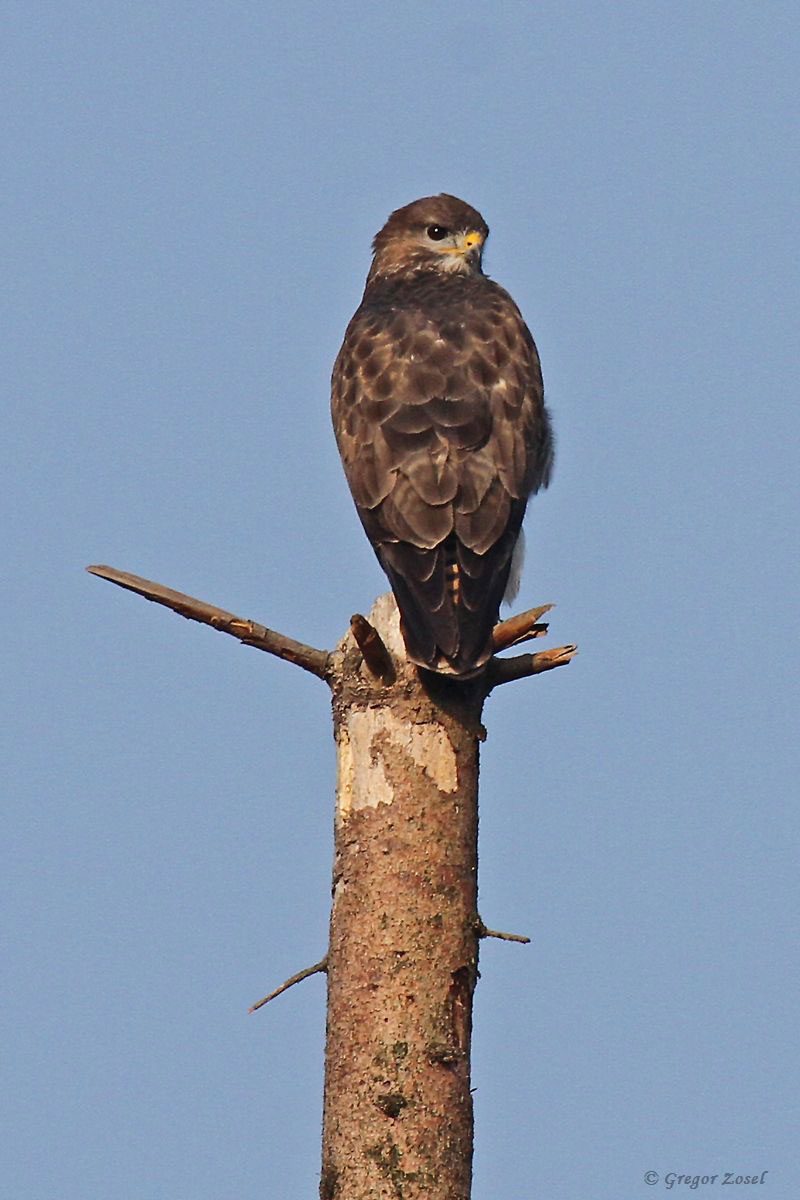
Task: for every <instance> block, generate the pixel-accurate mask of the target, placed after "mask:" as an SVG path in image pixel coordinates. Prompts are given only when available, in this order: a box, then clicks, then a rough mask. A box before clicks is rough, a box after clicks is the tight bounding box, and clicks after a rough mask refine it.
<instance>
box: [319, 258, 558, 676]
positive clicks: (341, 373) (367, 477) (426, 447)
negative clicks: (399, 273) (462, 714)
mask: <svg viewBox="0 0 800 1200" xmlns="http://www.w3.org/2000/svg"><path fill="white" fill-rule="evenodd" d="M474 282H475V283H477V284H478V287H474V286H472V281H465V282H464V283H463V284H462V285H461V286H460V287H459V289H458V292H457V294H456V299H457V302H456V303H454V302H453V292H454V290H455V289H454V288H453V286H452V284H451V281H447V280H446V281H444V285H445V286H444V287H443V288H442V295H441V299H438V297H437V295H436V287H437V284H438V281H432V282H431V285H430V290H431V291H432V292H433V295H432V296H431V295H428V296H425V295H422V296H419V295H417V296H416V297H415V298H414V299H415V300H416V303H413V302H412V298H411V297H410V298H409V299H408V300H407V302H405V303H404V302H402V296H401V297H400V298H399V299H398V301H397V302H396V303H394V304H382V305H381V304H376V303H374V302H373V303H370V300H369V296H367V298H366V300H365V303H364V304H363V305H362V308H361V309H359V311H358V313H356V316H355V317H354V318H353V321H352V322H351V323H350V326H349V327H348V330H347V333H346V335H345V340H344V344H343V346H342V350H341V352H340V354H339V357H338V359H337V361H336V364H335V367H334V374H333V387H332V409H333V420H334V428H335V431H336V436H337V441H338V444H339V449H340V453H341V456H342V461H343V463H344V468H345V473H346V475H347V479H348V482H349V484H350V488H351V491H352V493H353V498H354V500H355V502H356V506H357V508H358V511H359V515H360V516H361V520H362V522H363V524H364V527H365V529H366V532H367V534H368V536H369V538H370V541H371V542H372V544H373V546H374V548H375V550H376V553H377V554H378V557H379V559H380V561H381V563H382V564H383V566H384V568H385V570H386V571H387V573H388V575H389V577H390V580H391V582H392V586H393V588H394V590H395V594H396V596H397V600H398V604H399V607H400V610H401V615H402V617H403V621H404V629H405V632H406V640H407V643H408V649H409V654H410V655H411V657H412V658H414V659H415V661H420V660H422V661H421V662H420V665H425V666H429V667H433V668H434V669H445V668H444V667H443V666H442V664H441V660H442V658H444V659H445V660H447V661H448V662H449V664H450V668H451V669H452V670H454V671H455V672H456V673H463V672H466V671H467V670H471V669H475V668H477V667H478V666H480V665H481V663H482V662H484V661H486V658H487V657H488V656H489V654H490V653H491V647H490V638H491V628H492V626H493V625H494V622H495V621H496V619H497V612H498V609H499V605H500V601H501V599H502V596H503V592H504V590H505V586H506V580H507V577H508V571H509V568H510V563H511V555H512V552H513V548H514V543H515V541H516V539H517V536H518V533H519V527H520V524H521V522H522V517H523V515H524V511H525V503H526V500H527V496H528V495H529V493H530V492H531V491H533V490H536V489H537V488H538V487H540V486H542V485H544V484H545V483H546V480H547V475H548V472H549V462H550V440H549V426H548V423H547V417H546V413H545V410H544V405H543V402H542V387H541V373H540V370H539V362H538V356H537V354H536V348H535V346H534V344H533V341H532V339H531V337H530V334H529V333H528V330H527V328H526V326H525V324H524V322H523V320H522V318H521V316H520V314H519V311H518V310H517V308H516V305H515V304H514V302H513V301H512V300H511V298H510V296H508V294H507V293H506V292H505V291H504V290H503V289H502V288H500V287H498V286H497V285H496V284H493V283H490V281H488V280H486V279H483V278H482V279H480V280H479V281H474ZM418 291H419V288H417V292H418ZM437 301H438V302H437ZM437 664H438V666H437Z"/></svg>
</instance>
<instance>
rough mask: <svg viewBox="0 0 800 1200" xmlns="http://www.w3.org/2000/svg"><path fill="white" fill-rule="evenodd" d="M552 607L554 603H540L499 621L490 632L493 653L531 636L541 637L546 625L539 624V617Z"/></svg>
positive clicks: (526, 639)
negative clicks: (491, 632)
mask: <svg viewBox="0 0 800 1200" xmlns="http://www.w3.org/2000/svg"><path fill="white" fill-rule="evenodd" d="M553 608H555V605H554V604H540V605H539V607H538V608H529V609H528V610H527V611H526V612H521V613H517V615H516V616H515V617H509V618H508V620H507V621H500V623H499V624H497V625H495V627H494V633H493V634H492V641H493V642H494V649H495V653H496V652H497V651H498V650H507V649H508V647H509V646H518V645H519V643H520V642H527V641H530V640H531V638H537V637H543V636H544V634H545V633H547V625H546V624H540V623H539V619H540V618H541V617H543V616H544V614H545V613H548V612H550V610H551V609H553Z"/></svg>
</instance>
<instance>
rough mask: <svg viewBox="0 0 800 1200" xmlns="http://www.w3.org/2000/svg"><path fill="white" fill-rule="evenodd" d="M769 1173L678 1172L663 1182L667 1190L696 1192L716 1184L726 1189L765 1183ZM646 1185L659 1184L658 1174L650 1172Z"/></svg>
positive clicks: (668, 1173) (669, 1172) (669, 1175)
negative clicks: (700, 1173)
mask: <svg viewBox="0 0 800 1200" xmlns="http://www.w3.org/2000/svg"><path fill="white" fill-rule="evenodd" d="M767 1174H768V1171H762V1172H761V1174H760V1175H737V1174H736V1172H735V1171H722V1172H721V1173H720V1172H718V1173H717V1174H716V1175H679V1174H678V1173H677V1171H667V1173H666V1175H664V1176H663V1179H662V1182H663V1184H664V1187H665V1188H674V1187H675V1186H676V1184H677V1185H678V1186H679V1187H680V1186H682V1187H688V1188H689V1189H690V1190H692V1191H694V1190H695V1189H696V1188H699V1187H709V1186H711V1185H713V1184H716V1185H717V1186H718V1187H724V1186H725V1184H729V1185H733V1186H734V1187H735V1186H737V1185H739V1186H741V1185H743V1184H751V1185H752V1184H754V1183H756V1184H758V1183H763V1182H764V1180H765V1179H766V1177H767ZM644 1178H645V1183H649V1184H650V1185H651V1186H652V1185H653V1184H656V1183H658V1172H657V1171H648V1172H647V1173H646V1174H645V1177H644Z"/></svg>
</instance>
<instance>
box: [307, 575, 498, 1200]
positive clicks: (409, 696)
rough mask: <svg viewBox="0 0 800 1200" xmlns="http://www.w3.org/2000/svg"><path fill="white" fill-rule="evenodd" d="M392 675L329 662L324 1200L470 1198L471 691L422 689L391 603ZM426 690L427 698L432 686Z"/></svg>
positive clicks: (474, 958)
mask: <svg viewBox="0 0 800 1200" xmlns="http://www.w3.org/2000/svg"><path fill="white" fill-rule="evenodd" d="M370 622H371V623H372V624H373V625H374V626H375V627H376V628H377V630H378V633H379V634H380V635H381V637H382V639H383V641H384V643H385V645H386V646H387V648H388V649H389V651H390V653H392V655H393V656H394V659H395V665H396V677H395V680H394V682H393V683H392V684H391V685H389V686H386V685H382V684H381V683H380V682H379V681H376V679H375V677H374V675H373V674H372V673H371V672H369V670H368V669H367V668H366V667H365V666H364V664H363V662H362V660H361V655H360V654H359V652H358V650H357V648H356V646H355V643H354V642H353V640H352V638H351V637H348V638H346V639H345V640H344V642H342V643H341V645H340V646H339V648H338V650H337V652H336V654H335V656H334V663H335V669H334V671H333V678H334V679H335V680H336V683H335V684H334V705H333V707H334V723H335V735H336V741H337V746H338V785H337V796H336V818H335V851H334V873H333V907H332V912H331V927H330V944H329V949H328V1024H327V1053H326V1070H325V1101H324V1132H323V1169H322V1184H321V1187H320V1195H321V1196H322V1197H323V1200H367V1198H369V1200H382V1198H383V1197H386V1198H387V1200H388V1198H391V1200H416V1198H417V1197H419V1198H421V1197H426V1198H428V1200H468V1197H469V1195H470V1182H471V1174H472V1136H473V1126H472V1097H471V1094H470V1037H471V1031H472V995H473V990H474V987H475V981H476V978H477V967H478V930H479V923H478V915H477V865H478V863H477V828H478V821H477V794H478V742H479V740H480V737H481V734H482V729H481V725H480V714H481V707H482V703H483V689H482V688H481V687H480V685H478V686H471V685H467V686H464V685H463V684H461V685H459V684H453V683H450V682H449V681H445V682H442V681H439V680H433V681H432V682H431V684H430V685H429V687H427V688H426V687H425V686H424V685H423V684H422V683H421V681H420V676H419V674H418V672H417V671H416V669H415V668H413V667H410V666H409V665H408V664H407V663H406V660H405V655H404V652H403V648H402V642H401V640H400V632H399V627H398V621H397V610H396V607H395V605H394V601H393V598H392V597H390V596H383V597H381V599H380V600H379V601H377V603H376V605H375V608H374V609H373V611H372V613H371V614H370ZM433 689H435V690H436V693H437V694H436V695H434V694H433Z"/></svg>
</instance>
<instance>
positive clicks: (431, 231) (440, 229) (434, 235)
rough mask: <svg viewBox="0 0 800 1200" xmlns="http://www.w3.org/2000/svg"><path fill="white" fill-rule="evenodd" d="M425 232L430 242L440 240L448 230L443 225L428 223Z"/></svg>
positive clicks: (445, 235)
mask: <svg viewBox="0 0 800 1200" xmlns="http://www.w3.org/2000/svg"><path fill="white" fill-rule="evenodd" d="M426 232H427V234H428V237H429V238H430V239H431V241H432V242H440V241H441V240H442V238H446V237H447V235H448V233H449V232H450V230H449V229H445V227H444V225H429V226H428V228H427V231H426Z"/></svg>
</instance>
